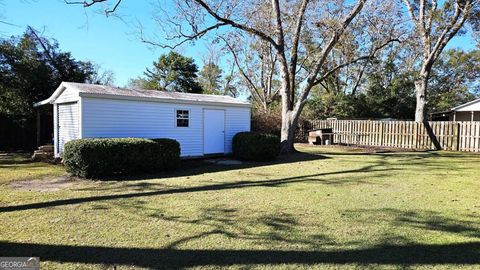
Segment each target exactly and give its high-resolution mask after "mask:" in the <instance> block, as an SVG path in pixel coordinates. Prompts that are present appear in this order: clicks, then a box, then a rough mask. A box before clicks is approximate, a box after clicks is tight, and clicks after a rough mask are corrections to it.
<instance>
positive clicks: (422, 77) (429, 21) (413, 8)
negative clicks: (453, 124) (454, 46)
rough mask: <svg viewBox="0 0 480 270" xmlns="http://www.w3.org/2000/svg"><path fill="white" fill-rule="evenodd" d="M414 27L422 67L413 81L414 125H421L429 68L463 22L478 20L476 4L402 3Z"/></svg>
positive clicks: (464, 0)
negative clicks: (414, 99) (415, 123)
mask: <svg viewBox="0 0 480 270" xmlns="http://www.w3.org/2000/svg"><path fill="white" fill-rule="evenodd" d="M403 2H404V3H405V6H406V9H407V11H408V14H409V16H410V18H411V21H412V23H413V25H414V32H413V35H412V38H415V41H416V43H417V44H419V46H414V47H413V48H417V50H418V52H419V54H420V55H421V63H420V65H419V68H418V71H417V77H416V80H415V93H416V109H415V121H416V122H423V121H425V120H426V118H425V106H426V104H427V94H428V82H429V79H430V76H431V73H432V67H433V65H434V64H435V61H437V59H438V58H439V57H440V54H441V53H442V51H443V50H444V49H445V46H447V44H448V42H449V41H450V40H451V39H452V38H453V37H455V36H456V35H457V34H458V33H460V31H461V29H462V27H463V26H464V25H465V23H466V22H468V21H471V22H472V23H476V22H475V20H478V18H477V17H476V16H474V15H475V14H477V15H478V7H479V1H477V0H446V1H442V2H441V3H439V1H437V0H418V1H412V0H403Z"/></svg>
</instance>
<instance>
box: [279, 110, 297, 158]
mask: <svg viewBox="0 0 480 270" xmlns="http://www.w3.org/2000/svg"><path fill="white" fill-rule="evenodd" d="M291 113H292V111H290V110H289V111H288V112H286V113H283V112H282V130H281V133H280V142H281V145H280V152H281V153H282V154H288V153H292V152H294V151H295V147H294V146H293V143H294V142H295V130H296V124H295V121H292V117H291Z"/></svg>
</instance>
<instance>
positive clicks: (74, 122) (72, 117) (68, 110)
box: [56, 102, 80, 155]
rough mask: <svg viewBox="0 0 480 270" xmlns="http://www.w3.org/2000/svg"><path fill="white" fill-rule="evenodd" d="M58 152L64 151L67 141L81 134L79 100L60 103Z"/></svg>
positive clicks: (58, 111)
mask: <svg viewBox="0 0 480 270" xmlns="http://www.w3.org/2000/svg"><path fill="white" fill-rule="evenodd" d="M57 114H58V127H57V132H58V136H57V137H58V146H57V148H58V153H56V154H57V155H58V154H61V153H63V148H64V146H65V143H67V142H69V141H71V140H74V139H78V138H79V137H80V136H79V106H78V103H77V102H74V103H62V104H58V107H57Z"/></svg>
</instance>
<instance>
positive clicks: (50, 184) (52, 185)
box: [11, 176, 82, 192]
mask: <svg viewBox="0 0 480 270" xmlns="http://www.w3.org/2000/svg"><path fill="white" fill-rule="evenodd" d="M80 181H82V180H80V179H78V178H75V177H71V176H60V177H54V178H52V177H45V178H41V179H33V180H23V181H16V182H13V183H12V184H11V186H12V187H13V188H15V189H20V190H28V191H42V192H51V191H59V190H62V189H66V188H70V187H73V186H76V185H78V184H80Z"/></svg>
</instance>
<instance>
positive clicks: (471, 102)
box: [452, 98, 480, 111]
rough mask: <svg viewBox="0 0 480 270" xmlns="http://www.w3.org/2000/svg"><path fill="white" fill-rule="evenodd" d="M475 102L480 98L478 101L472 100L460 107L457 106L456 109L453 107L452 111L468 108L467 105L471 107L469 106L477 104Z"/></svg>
mask: <svg viewBox="0 0 480 270" xmlns="http://www.w3.org/2000/svg"><path fill="white" fill-rule="evenodd" d="M477 102H480V98H479V99H475V100H472V101H470V102H467V103H465V104H462V105H458V106H457V107H453V108H452V111H456V110H458V109H461V108H463V107H466V106H468V105H471V104H474V103H477Z"/></svg>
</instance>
